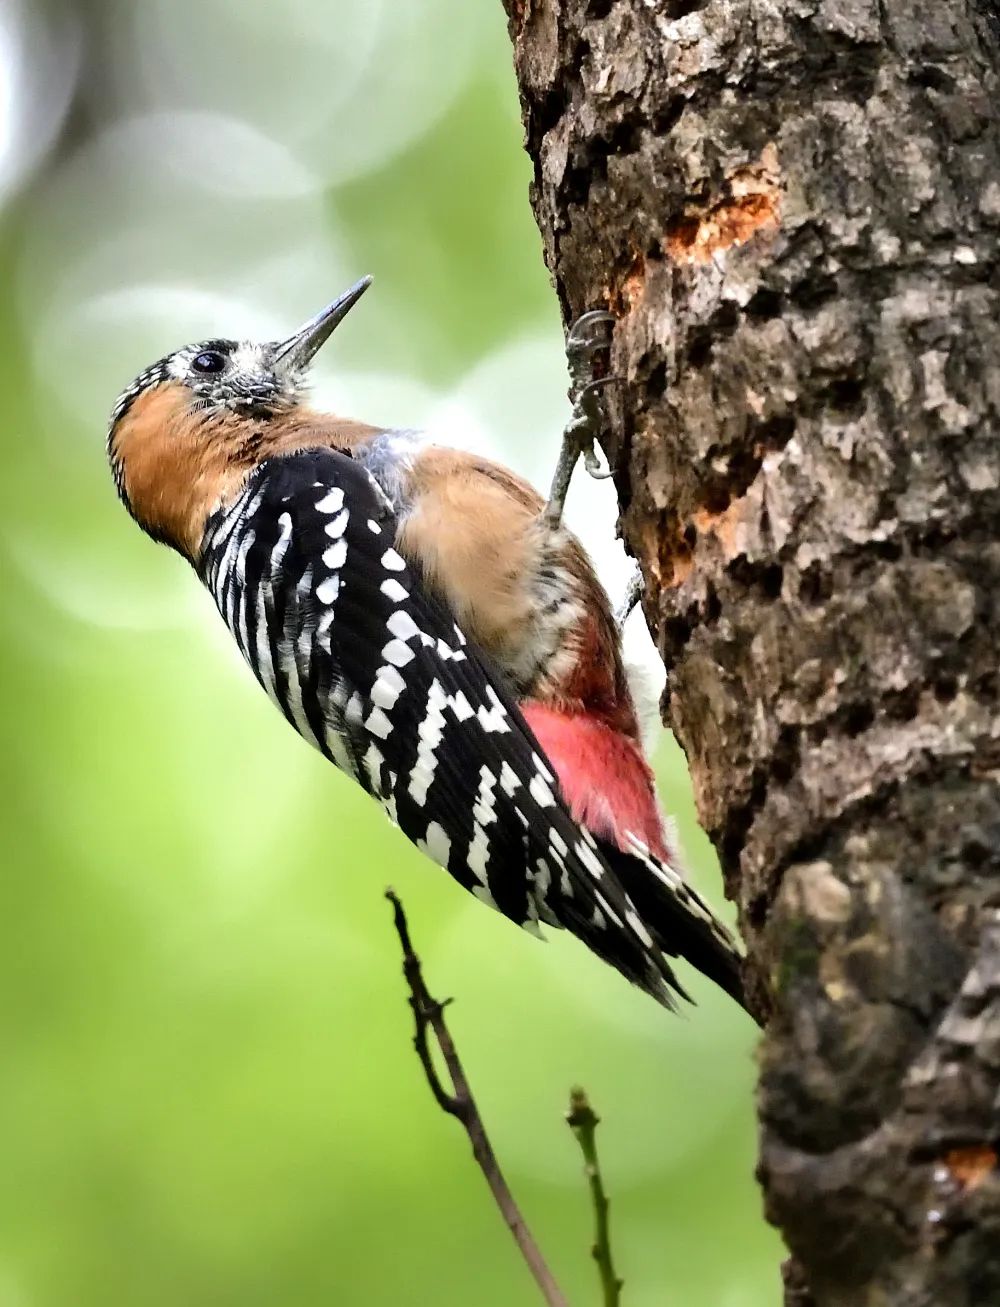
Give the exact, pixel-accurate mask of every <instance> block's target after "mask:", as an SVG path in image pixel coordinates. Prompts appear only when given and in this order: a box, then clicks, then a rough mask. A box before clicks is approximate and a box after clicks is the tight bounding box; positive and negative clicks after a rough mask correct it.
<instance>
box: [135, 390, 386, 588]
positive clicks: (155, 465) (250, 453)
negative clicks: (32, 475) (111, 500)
mask: <svg viewBox="0 0 1000 1307" xmlns="http://www.w3.org/2000/svg"><path fill="white" fill-rule="evenodd" d="M380 430H381V428H379V427H374V426H370V425H369V424H367V423H364V422H355V421H353V420H352V419H351V418H343V417H338V416H336V415H335V414H332V413H319V412H317V411H315V410H314V409H310V408H306V407H303V406H297V407H295V408H293V409H289V410H288V411H287V412H283V413H278V414H275V415H273V416H271V417H268V418H246V417H243V416H241V415H239V414H236V413H232V414H230V413H225V414H222V415H221V416H218V417H215V418H213V419H212V420H211V421H209V422H206V421H205V419H204V417H203V416H200V415H199V414H198V413H197V412H193V411H192V410H191V408H190V402H189V397H188V396H187V395H186V394H184V393H182V392H181V389H180V388H179V387H172V386H165V387H158V388H157V390H156V391H153V392H150V394H149V395H148V396H143V397H141V398H140V400H139V401H137V402H136V404H135V405H134V406H133V407H132V409H130V410H129V413H128V414H127V415H126V416H125V417H124V418H123V419H122V421H121V423H120V424H119V426H118V428H117V429H116V431H115V433H114V436H113V439H112V445H111V451H110V452H111V457H112V462H113V463H114V464H116V466H117V467H118V468H119V469H120V471H119V480H120V483H121V486H122V489H123V492H124V496H125V499H126V502H127V504H128V507H129V509H130V511H131V512H132V515H133V516H134V517H135V519H136V521H137V522H138V523H139V524H140V526H142V527H143V529H144V530H146V531H147V532H148V533H149V534H150V535H152V536H153V537H154V538H156V539H158V540H162V541H164V543H166V544H169V545H171V546H172V547H173V548H174V549H176V550H177V551H178V552H179V553H181V554H183V555H184V557H186V558H187V559H188V560H189V561H190V562H192V563H196V562H197V560H198V556H199V553H200V550H201V542H202V537H203V535H204V532H205V524H206V522H207V521H208V519H209V517H210V516H211V515H212V514H213V513H214V512H215V511H216V510H217V509H218V508H224V507H225V506H226V505H227V504H229V503H231V502H232V501H233V500H234V499H235V498H236V497H237V496H238V495H239V493H240V491H241V490H242V488H243V486H244V485H245V483H246V480H247V477H249V476H250V474H251V473H252V472H253V470H254V468H255V467H257V466H258V465H259V464H260V463H262V462H264V461H265V459H268V458H276V457H279V456H281V455H282V454H293V453H296V452H298V451H299V450H303V449H317V448H329V449H339V450H343V451H344V452H351V451H352V450H353V449H355V448H356V447H357V446H358V445H360V444H363V443H365V442H366V441H369V440H371V439H372V438H373V437H374V436H376V435H378V434H379V432H380Z"/></svg>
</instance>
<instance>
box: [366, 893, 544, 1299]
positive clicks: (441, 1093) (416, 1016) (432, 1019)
mask: <svg viewBox="0 0 1000 1307" xmlns="http://www.w3.org/2000/svg"><path fill="white" fill-rule="evenodd" d="M385 897H386V898H387V899H388V901H389V902H390V903H391V904H392V916H393V925H394V926H395V928H396V934H397V935H398V936H399V942H400V945H401V947H402V950H403V977H404V979H405V980H406V984H407V988H408V989H409V991H410V993H409V1004H410V1010H411V1011H412V1013H413V1023H414V1031H413V1047H414V1049H415V1050H416V1053H417V1057H418V1058H419V1059H420V1065H421V1067H422V1068H423V1072H424V1077H425V1078H426V1080H427V1084H428V1086H429V1087H430V1090H431V1093H432V1094H433V1095H434V1099H435V1101H436V1102H437V1104H438V1106H439V1107H440V1108H441V1110H442V1111H443V1112H446V1113H447V1114H448V1115H449V1116H453V1117H455V1119H456V1120H457V1121H460V1122H461V1123H462V1127H463V1129H464V1130H465V1133H466V1134H467V1135H468V1138H469V1142H470V1144H471V1145H472V1155H473V1157H474V1158H475V1159H476V1163H477V1165H478V1166H479V1169H480V1170H481V1171H482V1173H483V1176H484V1178H485V1180H486V1183H487V1185H488V1186H489V1190H490V1193H491V1194H492V1196H493V1201H494V1202H495V1203H496V1205H497V1208H498V1210H499V1212H500V1215H501V1216H502V1217H503V1220H504V1223H505V1224H506V1226H507V1228H508V1229H509V1230H510V1232H511V1234H512V1235H513V1236H514V1241H515V1243H516V1244H517V1247H518V1249H519V1251H520V1253H521V1256H522V1257H523V1259H524V1261H525V1264H526V1265H527V1267H528V1270H529V1271H530V1272H531V1274H532V1276H533V1277H534V1280H535V1283H536V1285H537V1286H538V1289H539V1291H540V1292H541V1295H542V1297H543V1299H544V1300H545V1303H546V1307H569V1304H568V1303H567V1301H566V1299H565V1297H564V1296H563V1293H562V1290H561V1289H560V1288H559V1286H558V1284H557V1283H556V1280H555V1277H554V1276H553V1274H552V1272H551V1271H550V1270H549V1268H548V1266H547V1264H546V1262H545V1259H544V1258H543V1256H542V1253H541V1250H540V1249H539V1247H538V1245H537V1244H536V1243H535V1239H534V1236H533V1235H532V1233H531V1231H530V1230H529V1229H528V1226H527V1223H526V1222H525V1220H524V1217H523V1216H522V1215H521V1211H520V1209H519V1207H518V1206H517V1203H516V1202H515V1200H514V1195H513V1194H512V1193H511V1191H510V1188H509V1187H508V1185H507V1181H506V1179H505V1178H504V1175H503V1172H502V1171H501V1170H500V1163H499V1162H498V1161H497V1158H496V1154H495V1153H494V1151H493V1145H492V1144H491V1143H490V1141H489V1137H488V1136H487V1134H486V1127H485V1125H484V1124H483V1120H482V1117H481V1116H480V1115H479V1108H478V1107H477V1106H476V1101H475V1099H474V1098H473V1096H472V1090H471V1088H470V1086H469V1081H468V1079H467V1078H466V1075H465V1069H464V1067H463V1066H462V1062H461V1059H460V1058H459V1056H458V1049H457V1048H456V1047H455V1042H454V1040H453V1039H452V1037H451V1032H450V1031H449V1029H448V1027H447V1025H446V1023H445V1019H444V1010H445V1008H446V1007H447V1006H448V1005H449V1004H450V1003H451V1001H452V1000H451V999H450V998H446V999H443V1000H440V999H436V998H433V997H432V995H431V993H430V991H429V990H428V988H427V985H426V983H425V981H424V975H423V969H422V967H421V963H420V959H419V957H418V956H417V954H416V952H415V951H414V948H413V943H412V941H411V939H410V928H409V924H408V922H407V920H406V912H405V910H404V908H403V904H402V901H401V900H400V898H399V895H398V894H397V893H396V892H395V890H393V889H392V888H391V886H390V887H388V888H387V889H386V891H385ZM430 1035H433V1036H434V1041H435V1042H436V1044H437V1047H438V1050H439V1052H440V1054H441V1059H442V1060H443V1062H444V1065H445V1068H446V1070H447V1073H448V1079H449V1080H450V1082H451V1091H450V1092H449V1090H448V1089H447V1088H446V1087H445V1085H444V1083H443V1082H442V1079H441V1076H440V1075H439V1074H438V1070H437V1067H436V1066H435V1065H434V1056H433V1053H432V1051H431V1043H430V1038H429V1036H430Z"/></svg>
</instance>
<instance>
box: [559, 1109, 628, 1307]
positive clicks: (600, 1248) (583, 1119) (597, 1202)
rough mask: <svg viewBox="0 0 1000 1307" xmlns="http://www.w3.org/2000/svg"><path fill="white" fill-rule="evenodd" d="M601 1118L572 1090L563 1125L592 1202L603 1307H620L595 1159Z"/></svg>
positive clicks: (618, 1283)
mask: <svg viewBox="0 0 1000 1307" xmlns="http://www.w3.org/2000/svg"><path fill="white" fill-rule="evenodd" d="M600 1119H601V1118H600V1117H599V1116H598V1115H597V1113H596V1112H595V1111H594V1109H593V1108H592V1107H591V1106H590V1101H589V1100H588V1098H587V1095H586V1094H585V1093H584V1091H583V1090H582V1089H579V1088H577V1089H571V1090H570V1095H569V1111H568V1112H567V1113H566V1122H567V1124H568V1125H569V1128H570V1129H571V1130H572V1131H573V1133H574V1135H576V1140H577V1143H578V1144H579V1145H580V1152H581V1153H583V1169H584V1174H585V1175H586V1177H587V1182H588V1184H589V1185H590V1196H591V1198H592V1200H593V1203H594V1246H593V1248H591V1250H590V1251H591V1254H592V1255H593V1258H594V1261H595V1262H596V1263H597V1270H598V1274H599V1275H600V1277H601V1290H602V1292H603V1294H604V1307H619V1304H620V1303H621V1291H622V1285H623V1284H624V1283H625V1281H624V1280H619V1278H618V1276H617V1275H616V1274H615V1268H614V1263H613V1262H612V1260H611V1236H610V1230H609V1227H608V1209H609V1208H610V1206H611V1200H610V1198H608V1195H607V1194H606V1193H605V1192H604V1181H603V1179H602V1178H601V1164H600V1162H599V1161H598V1160H597V1140H596V1137H595V1136H596V1133H597V1126H598V1123H599V1121H600Z"/></svg>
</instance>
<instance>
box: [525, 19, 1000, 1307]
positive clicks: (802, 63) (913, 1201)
mask: <svg viewBox="0 0 1000 1307" xmlns="http://www.w3.org/2000/svg"><path fill="white" fill-rule="evenodd" d="M505 3H506V6H507V11H508V18H509V24H510V31H511V36H512V40H513V42H514V49H515V65H516V69H517V75H518V80H519V84H520V89H521V96H522V106H523V111H524V121H525V127H526V133H527V148H528V151H529V153H530V155H531V158H532V160H533V161H534V165H535V181H534V185H533V193H532V202H533V205H534V208H535V213H536V216H537V219H538V223H539V227H540V229H541V232H542V237H543V242H544V247H545V255H546V259H547V262H548V265H549V268H550V270H551V272H552V274H553V278H554V281H555V284H556V288H557V291H558V294H559V297H560V300H561V304H562V309H563V313H564V316H565V319H566V321H567V322H568V321H570V320H571V319H573V318H574V317H575V316H577V315H578V314H579V313H581V312H582V311H584V310H585V309H587V308H593V307H599V306H609V307H610V308H612V309H613V310H614V311H615V312H616V313H618V314H619V315H620V322H619V324H618V326H617V329H616V334H615V345H614V352H613V367H614V370H615V371H616V372H620V373H622V374H624V375H625V376H626V377H627V379H628V383H629V384H628V391H627V400H626V402H624V403H622V404H621V405H619V406H618V412H617V414H616V421H615V430H614V432H613V434H612V437H611V439H610V442H609V443H610V447H609V448H608V449H607V451H606V452H607V454H608V456H609V458H610V461H611V463H612V466H613V467H615V468H616V469H617V485H618V491H619V495H620V499H621V505H622V519H621V522H622V530H623V533H624V536H625V539H626V542H627V544H628V546H629V547H630V549H631V550H632V552H633V553H634V554H635V556H636V557H637V558H638V559H639V560H640V562H641V564H642V568H643V571H644V573H645V577H646V582H647V597H646V602H645V611H646V616H647V618H648V620H649V622H650V625H651V628H652V630H653V632H654V634H655V635H656V637H657V638H658V642H659V648H660V650H661V652H662V654H663V657H664V661H665V663H666V666H667V669H668V672H669V683H668V685H669V689H668V693H667V695H666V696H665V700H664V710H665V719H666V721H667V722H668V724H669V725H670V726H671V727H672V728H673V730H674V731H675V732H676V734H677V736H678V738H679V739H680V741H681V743H682V745H683V746H684V748H685V750H686V752H687V756H688V760H689V762H690V765H691V771H692V775H693V778H694V786H695V792H696V795H697V799H698V804H699V810H700V814H701V818H702V820H703V822H704V825H705V827H706V829H707V830H708V831H709V833H710V834H711V836H712V838H713V839H714V841H715V844H716V847H717V848H718V850H719V853H720V855H721V858H722V864H723V869H724V873H725V876H726V884H727V887H728V891H729V893H730V894H731V895H732V896H733V897H734V898H735V899H736V900H737V902H738V904H739V910H740V918H741V923H742V927H743V931H744V934H745V938H746V941H747V946H748V950H749V955H750V969H751V973H752V985H753V993H754V997H755V1002H756V1003H757V1005H758V1006H759V1009H760V1011H761V1013H762V1014H763V1015H767V1016H768V1018H769V1019H768V1025H767V1030H766V1033H765V1036H764V1041H763V1047H762V1054H761V1080H760V1092H759V1111H760V1122H761V1160H760V1176H761V1180H762V1183H763V1187H764V1191H765V1196H766V1206H767V1211H768V1214H769V1216H770V1218H771V1219H772V1220H773V1221H774V1222H775V1223H776V1224H777V1225H778V1226H779V1227H780V1229H781V1230H782V1232H783V1234H784V1236H785V1238H786V1240H787V1242H788V1245H789V1247H790V1249H791V1250H792V1253H793V1258H792V1259H791V1261H790V1262H789V1264H788V1266H787V1267H786V1286H787V1287H786V1302H787V1303H793V1302H794V1303H796V1304H806V1303H815V1304H817V1305H819V1307H846V1305H847V1304H852V1305H853V1304H866V1305H871V1307H874V1305H875V1304H880V1305H884V1307H904V1305H905V1307H918V1305H919V1307H928V1305H929V1304H935V1307H941V1305H942V1304H948V1305H949V1307H952V1305H953V1307H965V1305H966V1304H969V1305H970V1307H971V1304H976V1307H983V1305H984V1304H990V1303H1000V1174H998V1171H997V1165H996V1164H997V1151H998V1150H1000V1143H998V1137H1000V1121H998V1089H1000V877H998V873H1000V788H998V785H997V778H998V771H1000V712H998V679H1000V678H998V669H997V650H996V632H997V618H998V609H1000V540H998V522H1000V456H998V440H997V435H998V412H1000V325H998V324H1000V293H998V288H1000V271H998V263H997V240H998V235H1000V231H998V229H1000V124H998V118H997V105H998V104H1000V100H998V94H1000V85H998V67H1000V29H998V26H997V23H996V11H991V10H990V8H989V5H988V0H978V3H977V0H707V2H706V3H698V0H505Z"/></svg>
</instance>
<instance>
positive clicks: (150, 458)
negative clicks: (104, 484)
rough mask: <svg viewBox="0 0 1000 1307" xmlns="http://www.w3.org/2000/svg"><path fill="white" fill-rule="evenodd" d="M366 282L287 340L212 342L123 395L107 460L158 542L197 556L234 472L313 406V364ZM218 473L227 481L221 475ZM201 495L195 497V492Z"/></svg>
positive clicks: (164, 362) (146, 375) (181, 353)
mask: <svg viewBox="0 0 1000 1307" xmlns="http://www.w3.org/2000/svg"><path fill="white" fill-rule="evenodd" d="M371 280H372V279H371V277H363V278H362V279H361V280H360V281H358V282H356V283H355V284H354V285H353V286H351V287H350V289H349V290H346V291H345V292H344V293H343V295H340V296H338V298H337V299H335V300H334V301H333V303H332V304H328V305H327V306H326V308H325V309H323V310H322V311H321V312H320V313H317V315H316V316H315V317H314V318H310V319H309V321H308V322H306V323H305V324H304V325H303V326H301V327H300V328H299V329H298V331H296V332H293V334H292V335H291V336H288V337H286V338H285V339H284V340H277V341H264V342H255V341H246V340H243V341H240V340H203V341H200V342H198V343H197V344H194V345H185V346H183V347H182V348H181V349H178V350H175V351H174V352H173V353H172V354H168V355H166V356H165V357H164V358H162V359H160V360H159V361H158V362H157V363H154V364H153V365H152V366H151V367H148V368H146V369H145V371H143V372H140V373H139V375H138V376H137V377H136V378H135V380H134V381H133V382H132V383H131V385H129V386H127V387H126V388H125V390H123V391H122V393H121V394H120V395H119V396H118V399H117V401H116V402H115V406H114V408H113V409H112V411H111V421H110V424H109V427H108V444H107V450H108V461H109V462H110V464H111V470H112V473H113V475H114V478H115V484H116V486H117V488H118V493H119V495H120V496H121V499H122V502H123V503H124V504H125V506H126V508H127V509H128V510H129V512H130V513H131V514H132V516H133V517H134V518H135V520H136V521H137V522H138V523H139V525H140V526H141V527H142V528H143V529H144V530H145V531H147V532H148V533H149V534H150V535H152V536H153V537H154V538H155V539H159V540H165V541H166V542H167V543H170V544H174V545H175V546H176V547H178V548H180V549H181V552H185V553H188V554H190V552H191V548H192V544H191V538H190V537H191V533H192V532H193V531H195V529H196V528H195V526H193V525H191V523H193V522H196V521H197V520H200V518H201V517H202V516H203V509H204V508H205V507H206V505H205V504H202V503H200V502H199V503H195V502H194V501H195V500H196V499H197V498H198V496H197V495H196V494H195V493H194V492H195V490H198V491H199V493H200V494H201V496H202V498H204V496H205V495H208V494H210V493H214V492H215V491H216V490H217V489H218V488H219V484H221V480H222V479H224V473H225V470H226V467H227V465H229V466H231V465H232V464H233V463H234V462H239V461H240V460H243V461H247V460H249V462H250V463H252V462H253V460H254V458H255V457H256V456H258V454H259V450H260V449H261V448H262V447H263V446H264V445H265V444H266V441H267V438H268V432H269V430H270V432H271V433H272V434H273V432H274V431H276V430H277V428H278V427H279V426H280V420H281V419H288V418H294V415H295V409H296V408H297V406H298V405H299V404H300V402H301V401H302V400H303V399H304V398H305V389H306V380H307V374H308V370H309V365H310V363H311V362H312V360H313V358H314V357H315V355H316V353H317V352H318V351H319V349H320V348H321V347H322V346H323V345H324V344H325V342H326V341H327V340H328V339H329V338H330V336H331V335H332V334H333V332H334V330H335V329H336V327H337V326H338V325H339V324H340V323H341V322H342V321H343V320H344V318H345V317H346V316H347V314H348V313H349V312H350V311H351V309H352V308H353V307H354V305H355V304H356V303H357V302H358V300H359V299H360V298H361V296H362V295H363V294H364V293H365V291H366V290H367V289H368V287H369V286H370V285H371ZM213 468H215V469H216V471H217V472H218V475H214V474H213V473H212V469H213ZM192 487H194V489H192Z"/></svg>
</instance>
